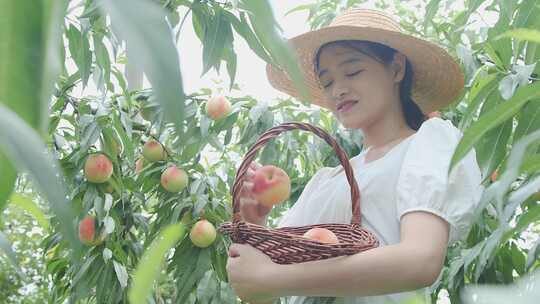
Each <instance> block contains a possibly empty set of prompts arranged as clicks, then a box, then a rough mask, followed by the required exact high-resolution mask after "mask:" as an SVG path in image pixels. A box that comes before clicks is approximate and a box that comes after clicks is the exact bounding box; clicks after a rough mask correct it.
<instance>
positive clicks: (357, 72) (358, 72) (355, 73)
mask: <svg viewBox="0 0 540 304" xmlns="http://www.w3.org/2000/svg"><path fill="white" fill-rule="evenodd" d="M362 71H363V70H359V71H356V72H354V73H352V74H347V76H349V77H351V76H355V75H358V74H360V72H362Z"/></svg>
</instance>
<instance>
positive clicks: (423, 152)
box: [396, 117, 484, 246]
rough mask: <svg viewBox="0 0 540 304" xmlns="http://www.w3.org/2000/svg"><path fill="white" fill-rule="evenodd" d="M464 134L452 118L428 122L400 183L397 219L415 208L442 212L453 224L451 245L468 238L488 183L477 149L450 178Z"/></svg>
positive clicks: (416, 140) (407, 156)
mask: <svg viewBox="0 0 540 304" xmlns="http://www.w3.org/2000/svg"><path fill="white" fill-rule="evenodd" d="M462 135H463V134H462V133H461V131H460V130H459V129H458V128H456V127H455V126H454V125H453V124H452V123H451V122H450V121H447V120H443V119H441V118H438V117H436V118H431V119H429V120H427V121H425V122H424V123H423V124H422V126H421V127H420V129H419V130H418V131H417V134H416V135H415V137H414V138H413V141H412V142H411V144H410V146H409V149H408V150H407V152H406V154H405V157H404V160H403V163H402V167H401V171H400V175H399V177H398V182H397V192H396V204H397V219H398V221H399V220H401V217H402V216H403V215H404V214H406V213H408V212H411V211H426V212H430V213H433V214H435V215H438V216H439V217H441V218H443V219H444V220H446V221H447V222H448V223H449V224H450V236H449V241H448V245H449V246H450V245H452V244H453V243H454V242H456V241H459V240H461V239H463V238H465V237H466V235H467V233H468V231H469V229H470V227H471V225H472V221H473V220H474V218H473V215H474V210H475V208H477V206H478V203H479V201H480V198H481V196H482V192H483V191H484V186H483V185H482V184H481V181H482V176H481V171H480V168H479V166H478V163H477V160H476V152H475V150H474V149H472V150H471V151H469V153H468V154H467V155H466V156H465V157H464V158H463V159H461V160H460V162H459V163H457V164H456V166H455V167H454V169H453V170H452V171H451V173H450V176H449V177H447V174H446V173H447V171H448V167H449V165H450V160H451V158H452V154H453V153H454V150H455V148H456V147H457V144H458V143H459V141H460V139H461V136H462Z"/></svg>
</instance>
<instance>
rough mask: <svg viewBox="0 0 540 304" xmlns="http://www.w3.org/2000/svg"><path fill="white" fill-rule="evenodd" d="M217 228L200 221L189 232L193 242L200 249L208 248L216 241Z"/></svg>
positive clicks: (205, 221) (207, 222)
mask: <svg viewBox="0 0 540 304" xmlns="http://www.w3.org/2000/svg"><path fill="white" fill-rule="evenodd" d="M216 235H217V234H216V228H214V225H212V223H210V222H209V221H207V220H200V221H198V222H197V223H195V225H193V228H191V231H190V232H189V238H190V239H191V242H193V244H194V245H195V246H197V247H199V248H206V247H208V246H210V245H212V243H214V241H215V240H216Z"/></svg>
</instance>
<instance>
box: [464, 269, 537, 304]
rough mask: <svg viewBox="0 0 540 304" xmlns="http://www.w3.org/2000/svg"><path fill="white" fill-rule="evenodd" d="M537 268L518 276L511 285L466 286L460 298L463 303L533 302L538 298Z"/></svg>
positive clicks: (526, 303) (528, 303)
mask: <svg viewBox="0 0 540 304" xmlns="http://www.w3.org/2000/svg"><path fill="white" fill-rule="evenodd" d="M538 272H539V271H538V270H537V271H536V273H535V272H532V273H529V274H527V275H526V276H524V277H522V278H519V280H518V281H517V282H516V283H515V284H512V285H503V286H489V285H487V284H486V285H480V286H473V285H470V286H466V287H465V289H464V290H463V294H462V297H461V298H462V299H463V301H464V303H465V304H472V303H475V304H507V303H521V304H534V303H537V302H538V299H539V298H540V288H538V286H540V276H539V275H538Z"/></svg>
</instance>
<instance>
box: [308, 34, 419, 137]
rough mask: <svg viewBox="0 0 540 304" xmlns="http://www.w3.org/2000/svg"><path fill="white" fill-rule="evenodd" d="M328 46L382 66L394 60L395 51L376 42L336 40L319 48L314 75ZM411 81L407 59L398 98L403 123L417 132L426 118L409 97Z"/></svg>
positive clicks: (411, 76)
mask: <svg viewBox="0 0 540 304" xmlns="http://www.w3.org/2000/svg"><path fill="white" fill-rule="evenodd" d="M330 45H334V46H336V45H339V46H344V47H349V48H352V49H354V50H357V51H359V52H361V53H362V54H364V55H366V56H369V57H371V58H373V59H375V60H377V61H379V62H381V63H383V64H384V65H388V64H390V63H391V62H392V60H393V58H394V53H396V52H397V51H396V50H395V49H393V48H391V47H389V46H386V45H384V44H380V43H377V42H371V41H365V40H338V41H332V42H328V43H326V44H324V45H323V46H321V47H320V48H319V50H318V51H317V54H316V55H315V59H314V61H315V62H314V67H315V74H316V75H317V72H318V70H319V57H320V54H321V51H322V50H323V49H324V48H325V47H328V46H330ZM412 79H413V70H412V66H411V63H410V62H409V59H407V60H406V66H405V76H404V77H403V80H402V81H401V83H400V86H399V97H400V100H401V105H402V108H403V115H404V116H405V121H406V122H407V125H409V127H410V128H411V129H413V130H415V131H416V130H418V129H419V128H420V126H421V125H422V123H423V122H424V121H425V120H426V118H427V117H426V116H425V115H424V113H422V110H420V108H419V107H418V105H417V104H416V103H415V102H414V100H413V99H412V97H411V86H412Z"/></svg>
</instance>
